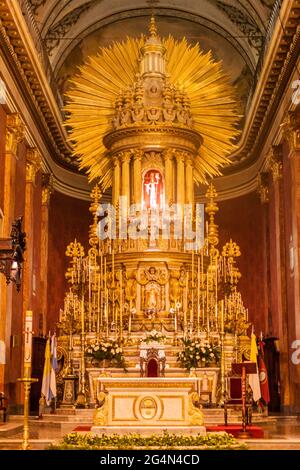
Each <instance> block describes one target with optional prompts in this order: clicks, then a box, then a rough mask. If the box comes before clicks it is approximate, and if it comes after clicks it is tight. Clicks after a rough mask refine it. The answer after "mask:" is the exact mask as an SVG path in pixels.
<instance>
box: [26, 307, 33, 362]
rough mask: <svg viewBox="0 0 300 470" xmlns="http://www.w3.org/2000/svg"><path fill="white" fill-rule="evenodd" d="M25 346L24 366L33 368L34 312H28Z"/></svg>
mask: <svg viewBox="0 0 300 470" xmlns="http://www.w3.org/2000/svg"><path fill="white" fill-rule="evenodd" d="M24 335H25V345H24V366H25V367H27V368H28V367H30V366H31V353H32V311H31V310H27V311H26V316H25V331H24Z"/></svg>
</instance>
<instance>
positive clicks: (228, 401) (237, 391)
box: [224, 375, 253, 426]
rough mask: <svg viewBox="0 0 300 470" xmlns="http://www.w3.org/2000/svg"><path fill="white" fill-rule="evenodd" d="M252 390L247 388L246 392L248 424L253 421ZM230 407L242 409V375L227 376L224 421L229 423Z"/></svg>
mask: <svg viewBox="0 0 300 470" xmlns="http://www.w3.org/2000/svg"><path fill="white" fill-rule="evenodd" d="M252 404H253V400H252V390H251V388H250V387H248V389H247V394H246V424H247V425H251V423H252ZM228 408H233V409H242V377H241V376H236V375H233V376H231V377H228V378H227V391H226V393H225V398H224V422H225V426H227V425H228Z"/></svg>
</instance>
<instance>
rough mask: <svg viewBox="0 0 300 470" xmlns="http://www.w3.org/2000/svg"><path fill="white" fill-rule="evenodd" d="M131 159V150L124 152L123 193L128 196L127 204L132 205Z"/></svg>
mask: <svg viewBox="0 0 300 470" xmlns="http://www.w3.org/2000/svg"><path fill="white" fill-rule="evenodd" d="M130 159H131V152H122V154H121V161H122V188H121V195H122V196H126V197H127V206H129V205H130Z"/></svg>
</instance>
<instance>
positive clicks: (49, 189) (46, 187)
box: [42, 173, 54, 206]
mask: <svg viewBox="0 0 300 470" xmlns="http://www.w3.org/2000/svg"><path fill="white" fill-rule="evenodd" d="M53 191H54V189H53V176H52V175H51V174H50V173H43V174H42V205H43V206H49V203H50V196H51V194H52V193H53Z"/></svg>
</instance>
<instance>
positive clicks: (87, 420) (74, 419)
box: [30, 408, 273, 427]
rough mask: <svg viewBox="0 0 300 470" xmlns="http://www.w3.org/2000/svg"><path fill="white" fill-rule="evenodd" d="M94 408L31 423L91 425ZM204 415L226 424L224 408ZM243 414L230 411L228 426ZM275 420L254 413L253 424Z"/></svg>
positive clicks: (211, 421) (209, 422)
mask: <svg viewBox="0 0 300 470" xmlns="http://www.w3.org/2000/svg"><path fill="white" fill-rule="evenodd" d="M94 411H95V410H94V409H93V408H88V409H83V410H81V409H61V408H58V409H57V410H56V413H55V414H50V413H49V414H44V415H43V417H42V419H38V420H37V418H36V417H31V418H30V421H31V422H33V421H34V422H39V423H41V424H42V423H45V425H46V423H47V426H48V425H50V424H54V423H56V424H59V423H61V424H62V425H63V424H70V425H71V424H74V427H76V426H77V425H78V423H80V425H87V426H88V425H91V423H92V422H93V414H94ZM202 411H203V414H204V424H205V425H206V426H208V425H217V424H223V423H224V411H223V409H222V408H203V409H202ZM241 420H242V414H241V412H240V411H238V410H228V424H236V423H241ZM272 420H273V418H272V417H271V418H268V417H266V416H262V415H261V414H260V413H253V422H254V423H259V422H261V421H264V422H265V421H272Z"/></svg>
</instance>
